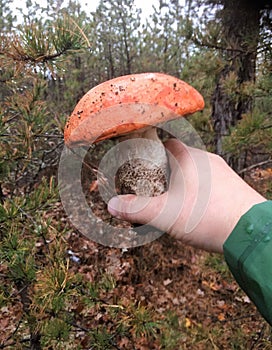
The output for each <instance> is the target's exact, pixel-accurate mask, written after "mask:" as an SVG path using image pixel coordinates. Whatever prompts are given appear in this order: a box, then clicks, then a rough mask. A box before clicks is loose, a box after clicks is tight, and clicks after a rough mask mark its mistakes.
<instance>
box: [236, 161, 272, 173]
mask: <svg viewBox="0 0 272 350" xmlns="http://www.w3.org/2000/svg"><path fill="white" fill-rule="evenodd" d="M269 163H272V158H269V159H267V160H265V161H263V162H259V163H256V164H253V165H250V166H249V167H247V168H244V169H242V170H240V171H238V174H244V173H246V172H247V171H250V170H252V169H254V168H258V167H259V166H262V165H266V164H269Z"/></svg>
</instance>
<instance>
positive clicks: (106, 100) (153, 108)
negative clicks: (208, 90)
mask: <svg viewBox="0 0 272 350" xmlns="http://www.w3.org/2000/svg"><path fill="white" fill-rule="evenodd" d="M203 107H204V101H203V98H202V96H201V95H200V93H199V92H197V91H196V90H195V89H194V88H193V87H192V86H190V85H188V84H187V83H185V82H184V81H182V80H179V79H177V78H175V77H172V76H169V75H166V74H162V73H141V74H132V75H126V76H121V77H118V78H115V79H112V80H108V81H106V82H104V83H102V84H100V85H97V86H96V87H94V88H92V89H91V90H89V91H88V92H87V93H86V94H85V95H84V96H83V97H82V98H81V100H80V101H79V102H78V104H77V105H76V107H75V109H74V111H73V113H72V115H71V116H70V118H69V120H68V122H67V124H66V126H65V131H64V139H65V143H66V145H67V146H68V147H69V148H71V147H75V146H90V144H93V143H97V142H99V141H102V140H106V139H110V138H115V137H120V138H121V140H129V139H137V143H133V146H132V147H129V146H128V148H129V149H128V152H129V155H127V156H125V157H124V159H126V160H125V161H124V163H122V162H121V163H120V164H121V166H120V168H119V169H118V171H117V173H116V186H117V188H118V189H119V192H120V193H122V194H126V193H132V194H137V195H144V196H155V195H159V194H161V193H163V192H164V191H165V190H166V187H167V177H168V161H167V155H166V152H165V149H164V146H163V144H162V142H161V141H160V139H159V137H158V135H157V130H156V125H158V124H160V123H163V122H166V121H169V120H172V119H176V118H179V117H181V116H184V115H188V114H192V113H194V112H196V111H199V110H201V109H203ZM147 141H148V142H147Z"/></svg>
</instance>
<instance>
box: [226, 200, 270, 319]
mask: <svg viewBox="0 0 272 350" xmlns="http://www.w3.org/2000/svg"><path fill="white" fill-rule="evenodd" d="M223 249H224V256H225V259H226V262H227V264H228V266H229V269H230V271H231V272H232V274H233V276H234V277H235V279H236V281H237V282H238V284H239V285H240V287H241V288H242V289H243V290H244V291H245V293H246V294H247V295H248V296H249V297H250V299H251V300H252V301H253V303H254V304H255V305H256V307H257V308H258V310H259V311H260V313H261V314H262V316H263V317H264V318H265V319H266V320H267V322H268V323H270V325H272V201H266V202H263V203H260V204H256V205H254V206H253V207H252V208H251V209H250V210H249V211H248V212H247V213H245V214H244V215H243V216H242V217H241V219H240V220H239V222H238V223H237V225H236V226H235V228H234V230H233V231H232V233H231V234H230V236H229V237H228V239H227V240H226V241H225V243H224V246H223Z"/></svg>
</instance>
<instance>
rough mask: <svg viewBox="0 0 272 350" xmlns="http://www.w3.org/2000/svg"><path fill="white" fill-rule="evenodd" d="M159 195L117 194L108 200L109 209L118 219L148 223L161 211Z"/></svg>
mask: <svg viewBox="0 0 272 350" xmlns="http://www.w3.org/2000/svg"><path fill="white" fill-rule="evenodd" d="M159 197H160V196H158V197H139V196H135V195H131V194H128V195H122V196H116V197H113V198H111V199H110V201H109V202H108V211H109V212H110V214H111V215H113V216H115V217H117V218H118V219H123V220H126V221H129V222H132V223H137V224H148V223H149V222H151V221H152V220H153V219H154V218H155V217H156V216H157V213H158V211H160V207H161V204H160V203H161V201H160V200H159V199H158V198H159Z"/></svg>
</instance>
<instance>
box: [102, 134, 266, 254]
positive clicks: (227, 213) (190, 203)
mask: <svg viewBox="0 0 272 350" xmlns="http://www.w3.org/2000/svg"><path fill="white" fill-rule="evenodd" d="M165 146H166V149H167V150H168V155H169V163H170V168H171V177H170V182H169V189H168V192H166V193H164V194H162V195H160V196H158V197H152V198H146V197H137V196H135V195H122V196H118V197H114V198H112V199H111V200H110V201H109V203H108V210H109V212H110V213H111V214H112V215H114V216H117V217H119V218H121V219H124V220H127V221H130V222H132V223H139V224H148V225H152V226H154V227H157V228H158V229H160V230H162V231H164V232H168V233H169V234H170V235H171V236H173V237H175V238H176V239H179V240H181V241H182V242H184V243H186V244H189V245H192V246H194V247H198V248H201V249H204V250H207V251H213V252H221V253H222V252H223V243H224V242H225V240H226V239H227V237H228V236H229V234H230V233H231V232H232V230H233V229H234V227H235V225H236V223H237V222H238V220H239V219H240V217H241V216H242V215H243V214H244V213H245V212H246V211H248V210H249V209H250V208H251V207H252V206H253V205H254V204H257V203H260V202H263V201H265V200H266V199H265V198H264V197H262V196H261V195H260V194H259V193H258V192H256V191H255V190H254V189H253V188H251V187H250V186H249V185H248V184H247V183H246V182H245V181H243V180H242V179H241V178H240V177H239V176H238V175H237V174H236V173H235V172H234V171H233V170H232V169H231V168H230V167H229V166H228V165H227V163H226V162H225V161H224V160H223V159H222V158H221V157H219V156H217V155H215V154H212V153H208V152H205V151H203V150H199V149H195V148H191V147H188V146H186V145H184V144H182V143H181V142H180V141H178V140H175V139H171V140H168V141H167V142H166V144H165Z"/></svg>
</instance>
